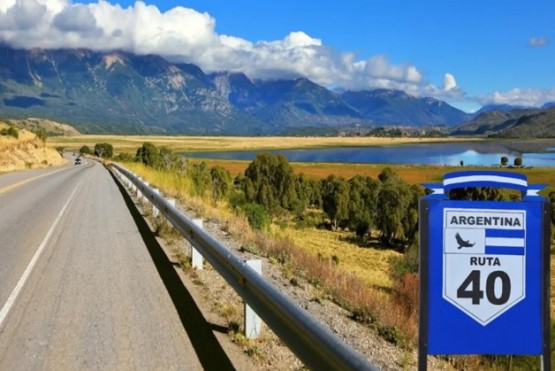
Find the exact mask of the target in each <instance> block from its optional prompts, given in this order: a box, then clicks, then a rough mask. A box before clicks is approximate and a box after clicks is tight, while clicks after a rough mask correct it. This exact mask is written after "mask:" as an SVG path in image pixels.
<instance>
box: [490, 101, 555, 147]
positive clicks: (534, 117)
mask: <svg viewBox="0 0 555 371" xmlns="http://www.w3.org/2000/svg"><path fill="white" fill-rule="evenodd" d="M496 136H498V137H500V138H522V139H523V138H555V107H552V108H549V109H547V110H543V111H540V112H537V113H531V114H528V115H523V116H522V117H520V118H519V119H518V120H517V121H516V122H515V123H514V125H512V126H511V127H510V128H507V129H505V130H502V131H501V132H500V133H499V134H498V135H496Z"/></svg>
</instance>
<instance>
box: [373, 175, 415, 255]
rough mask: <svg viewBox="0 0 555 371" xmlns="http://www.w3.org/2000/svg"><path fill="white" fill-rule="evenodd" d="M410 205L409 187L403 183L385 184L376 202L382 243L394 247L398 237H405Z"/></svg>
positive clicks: (377, 222) (377, 223)
mask: <svg viewBox="0 0 555 371" xmlns="http://www.w3.org/2000/svg"><path fill="white" fill-rule="evenodd" d="M409 205H410V198H409V197H407V185H406V184H405V183H401V182H397V183H395V182H387V183H385V184H384V185H383V186H382V187H381V189H380V191H379V193H378V198H377V201H376V209H377V212H376V218H375V223H376V227H377V228H378V229H379V230H380V241H381V242H382V243H384V244H386V245H392V244H393V242H394V241H395V239H396V237H401V236H403V235H404V232H405V230H404V227H405V224H404V223H403V221H404V218H405V217H406V213H407V210H408V206H409Z"/></svg>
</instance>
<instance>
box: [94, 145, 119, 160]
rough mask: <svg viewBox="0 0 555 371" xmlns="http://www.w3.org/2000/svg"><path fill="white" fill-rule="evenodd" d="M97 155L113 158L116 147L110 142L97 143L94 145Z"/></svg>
mask: <svg viewBox="0 0 555 371" xmlns="http://www.w3.org/2000/svg"><path fill="white" fill-rule="evenodd" d="M94 154H95V156H98V157H102V158H111V157H112V155H113V154H114V147H113V146H112V145H111V144H110V143H96V144H95V145H94Z"/></svg>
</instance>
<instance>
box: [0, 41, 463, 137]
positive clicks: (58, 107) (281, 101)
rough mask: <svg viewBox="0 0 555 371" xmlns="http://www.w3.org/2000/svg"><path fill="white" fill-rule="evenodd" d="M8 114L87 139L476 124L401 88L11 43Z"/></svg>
mask: <svg viewBox="0 0 555 371" xmlns="http://www.w3.org/2000/svg"><path fill="white" fill-rule="evenodd" d="M356 95H359V96H360V97H366V98H365V99H366V101H364V100H363V99H358V100H357V99H352V98H353V97H354V96H356ZM369 97H370V98H371V99H370V98H369ZM0 115H3V116H6V117H7V118H26V117H30V116H32V117H44V118H47V119H51V120H54V121H62V122H71V123H72V124H73V125H74V126H75V127H76V128H77V129H78V130H79V131H81V132H83V133H120V134H125V133H145V134H149V133H181V134H199V135H207V134H211V135H270V134H278V135H279V134H285V133H291V132H302V131H304V132H310V131H312V130H314V131H315V132H320V131H324V132H329V133H333V132H336V131H337V130H342V129H346V128H347V129H348V128H352V127H371V126H376V125H394V124H395V125H399V124H404V125H411V126H424V125H454V124H458V123H461V122H463V121H465V120H466V119H467V118H468V117H469V116H468V114H466V113H464V112H463V111H460V110H458V109H456V108H454V107H452V106H450V105H448V104H447V103H445V102H443V101H439V100H437V99H434V98H427V97H424V98H418V97H414V96H410V95H408V94H406V93H405V92H403V91H399V90H386V89H376V90H368V91H361V92H342V93H338V92H333V91H331V90H329V89H327V88H325V87H323V86H321V85H318V84H316V83H314V82H313V81H311V80H309V79H306V78H298V79H295V80H287V79H282V80H264V81H262V80H251V79H250V78H249V77H248V76H247V75H245V74H242V73H230V72H218V73H212V74H206V73H204V71H202V69H201V68H199V67H198V66H196V65H194V64H187V63H177V64H175V63H171V62H169V61H168V60H166V59H164V58H162V57H160V56H158V55H153V54H150V55H135V54H131V53H127V52H123V51H118V50H115V51H107V52H96V51H91V50H87V49H32V50H23V49H13V48H9V47H6V46H3V47H2V46H0Z"/></svg>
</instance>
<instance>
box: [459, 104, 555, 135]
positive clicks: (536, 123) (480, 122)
mask: <svg viewBox="0 0 555 371" xmlns="http://www.w3.org/2000/svg"><path fill="white" fill-rule="evenodd" d="M451 135H456V136H464V135H468V136H490V137H500V138H553V137H555V107H552V108H548V109H514V110H508V111H503V110H499V111H485V112H483V113H481V114H479V115H478V116H476V117H475V118H474V119H472V120H470V121H468V122H465V123H464V124H461V125H459V126H456V127H455V128H454V129H453V130H452V131H451Z"/></svg>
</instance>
